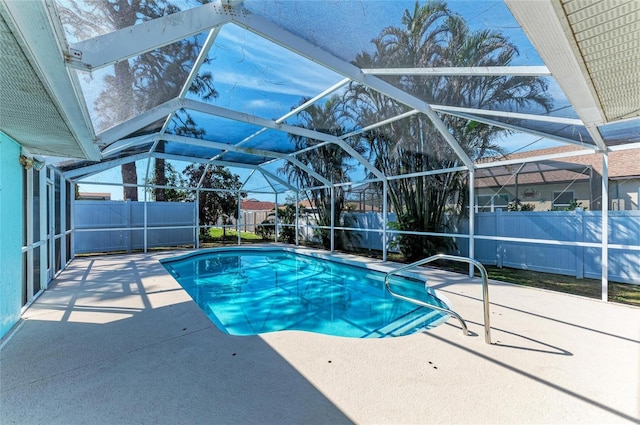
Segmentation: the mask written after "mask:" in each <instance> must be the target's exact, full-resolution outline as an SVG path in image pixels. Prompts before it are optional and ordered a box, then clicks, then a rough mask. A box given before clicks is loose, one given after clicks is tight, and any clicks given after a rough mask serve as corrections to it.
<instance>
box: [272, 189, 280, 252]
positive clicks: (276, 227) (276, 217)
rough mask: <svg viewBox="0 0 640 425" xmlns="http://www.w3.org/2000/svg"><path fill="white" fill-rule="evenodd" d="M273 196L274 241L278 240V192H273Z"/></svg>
mask: <svg viewBox="0 0 640 425" xmlns="http://www.w3.org/2000/svg"><path fill="white" fill-rule="evenodd" d="M275 195H276V196H275V198H276V205H275V208H276V211H275V219H274V221H273V226H274V234H275V238H276V239H275V241H276V242H278V236H279V235H278V192H276V193H275Z"/></svg>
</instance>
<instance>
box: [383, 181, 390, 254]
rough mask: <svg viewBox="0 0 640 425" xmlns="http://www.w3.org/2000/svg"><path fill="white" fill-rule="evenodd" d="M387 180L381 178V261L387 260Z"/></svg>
mask: <svg viewBox="0 0 640 425" xmlns="http://www.w3.org/2000/svg"><path fill="white" fill-rule="evenodd" d="M388 191H389V181H388V180H387V179H384V180H382V261H387V215H388V214H387V207H388V206H387V194H388V193H387V192H388Z"/></svg>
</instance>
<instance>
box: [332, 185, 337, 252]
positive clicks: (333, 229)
mask: <svg viewBox="0 0 640 425" xmlns="http://www.w3.org/2000/svg"><path fill="white" fill-rule="evenodd" d="M335 211H336V187H335V186H333V185H332V186H331V252H333V250H334V249H335V232H336V223H335V219H334V217H335Z"/></svg>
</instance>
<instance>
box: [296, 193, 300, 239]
mask: <svg viewBox="0 0 640 425" xmlns="http://www.w3.org/2000/svg"><path fill="white" fill-rule="evenodd" d="M299 224H300V191H298V190H296V220H295V225H296V246H298V245H300V237H299V235H298V233H299V232H300V230H299V227H298V225H299Z"/></svg>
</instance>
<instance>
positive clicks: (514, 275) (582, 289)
mask: <svg viewBox="0 0 640 425" xmlns="http://www.w3.org/2000/svg"><path fill="white" fill-rule="evenodd" d="M351 254H356V255H362V256H368V257H374V258H381V253H377V252H374V251H362V252H351ZM388 260H389V261H395V262H398V263H406V262H407V261H406V260H405V259H404V257H403V256H402V254H398V253H389V255H388ZM428 266H429V267H438V268H442V269H445V270H449V271H452V272H457V273H465V274H466V273H468V270H469V266H468V265H467V264H463V263H457V262H452V261H436V262H434V263H431V264H429V265H428ZM485 268H486V269H487V274H488V275H489V279H494V280H499V281H501V282H508V283H516V284H518V285H525V286H531V287H534V288H542V289H549V290H551V291H557V292H565V293H568V294H573V295H580V296H584V297H589V298H596V299H600V298H601V297H602V283H601V282H600V280H598V279H577V278H575V277H573V276H565V275H561V274H553V273H542V272H537V271H532V270H520V269H512V268H508V267H503V268H498V267H495V266H485ZM476 276H480V274H479V273H478V272H477V271H476ZM608 294H609V301H612V302H617V303H621V304H630V305H635V306H640V285H632V284H627V283H615V282H609V285H608Z"/></svg>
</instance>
